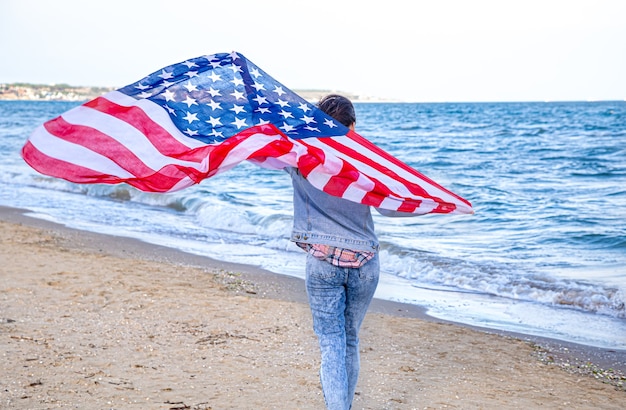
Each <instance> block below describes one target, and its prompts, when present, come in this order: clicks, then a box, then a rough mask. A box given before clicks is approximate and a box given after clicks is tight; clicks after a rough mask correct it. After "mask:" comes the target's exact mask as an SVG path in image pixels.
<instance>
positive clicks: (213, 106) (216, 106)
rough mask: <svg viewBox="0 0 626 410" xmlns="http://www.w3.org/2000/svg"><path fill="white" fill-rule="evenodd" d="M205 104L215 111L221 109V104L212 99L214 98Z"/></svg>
mask: <svg viewBox="0 0 626 410" xmlns="http://www.w3.org/2000/svg"><path fill="white" fill-rule="evenodd" d="M207 105H208V106H209V107H211V109H212V110H213V111H215V110H221V109H222V105H221V104H220V103H218V102H217V101H214V100H211V101H209V102H208V103H207Z"/></svg>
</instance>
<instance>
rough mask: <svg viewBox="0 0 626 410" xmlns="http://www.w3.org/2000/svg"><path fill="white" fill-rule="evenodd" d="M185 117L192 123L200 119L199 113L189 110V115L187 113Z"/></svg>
mask: <svg viewBox="0 0 626 410" xmlns="http://www.w3.org/2000/svg"><path fill="white" fill-rule="evenodd" d="M183 119H184V120H187V122H189V124H191V123H192V122H194V121H198V113H190V112H189V111H187V115H185V116H184V117H183Z"/></svg>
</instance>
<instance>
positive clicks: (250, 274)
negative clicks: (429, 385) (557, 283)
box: [0, 205, 626, 373]
mask: <svg viewBox="0 0 626 410" xmlns="http://www.w3.org/2000/svg"><path fill="white" fill-rule="evenodd" d="M28 212H31V211H29V210H25V209H18V208H11V207H4V206H1V205H0V221H1V220H4V221H8V222H13V223H21V224H25V225H29V226H32V227H36V228H50V229H54V230H57V231H63V232H66V233H67V234H73V235H79V236H81V245H82V246H83V247H84V248H85V249H91V250H98V251H100V252H101V251H102V249H100V248H101V242H100V240H101V239H102V238H108V239H107V241H106V244H107V246H106V251H107V252H110V253H111V254H113V255H115V256H122V257H128V258H141V259H147V260H151V261H155V262H165V263H175V264H182V265H186V266H193V267H200V268H209V269H217V270H220V271H228V272H237V274H238V275H240V276H241V277H242V278H243V279H245V280H247V281H249V282H251V283H253V284H254V285H255V286H256V287H257V288H259V293H261V294H260V295H257V296H258V297H264V298H270V299H279V300H284V301H288V302H297V303H304V304H307V303H308V301H307V297H306V291H305V289H304V283H303V280H302V279H300V278H296V277H293V276H288V275H281V274H279V273H275V272H271V271H268V270H265V269H263V268H260V267H256V266H251V265H246V264H240V263H234V262H224V261H220V260H217V259H213V258H211V257H210V256H202V255H196V254H191V253H186V252H184V251H181V250H178V249H175V248H169V247H166V246H162V245H156V244H151V243H147V242H143V241H141V240H139V239H135V238H128V237H120V236H113V235H107V234H101V233H95V232H90V231H83V230H79V229H74V228H69V227H66V226H64V225H61V224H58V223H55V222H51V221H47V220H44V219H39V218H35V217H30V216H27V215H25V213H28ZM368 311H369V312H373V313H382V314H388V315H393V316H398V317H409V318H417V319H421V320H426V321H429V322H433V323H444V324H451V325H454V326H460V327H465V328H468V329H473V330H477V331H481V332H484V333H488V334H495V335H503V336H507V337H512V338H516V339H520V340H523V341H525V342H530V343H534V344H536V345H538V346H539V347H541V348H543V349H545V350H547V351H548V352H549V353H550V354H552V355H558V356H559V357H561V358H562V359H563V360H568V361H574V362H587V361H592V362H593V363H594V364H597V365H598V366H602V367H603V368H612V369H616V370H619V371H621V372H625V373H626V350H619V349H608V348H600V347H595V346H587V345H583V344H578V343H573V342H568V341H563V340H558V339H554V338H549V337H541V336H536V335H529V334H525V333H518V332H512V331H506V330H499V329H491V328H486V327H480V326H473V325H469V324H465V323H460V322H454V321H450V320H444V319H439V318H436V317H433V316H430V315H428V314H427V313H426V309H425V308H424V307H422V306H419V305H414V304H409V303H402V302H395V301H388V300H383V299H377V298H374V300H372V304H371V305H370V308H369V310H368Z"/></svg>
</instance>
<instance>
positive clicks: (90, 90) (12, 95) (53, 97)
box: [0, 83, 386, 102]
mask: <svg viewBox="0 0 626 410" xmlns="http://www.w3.org/2000/svg"><path fill="white" fill-rule="evenodd" d="M116 88H117V87H90V86H72V85H68V84H29V83H11V84H0V101H2V100H4V101H77V102H80V101H88V100H92V99H94V98H96V97H99V96H101V95H103V94H106V93H107V92H109V91H113V90H115V89H116ZM293 91H294V92H295V93H296V94H298V95H299V96H301V97H302V98H304V99H305V100H307V101H310V102H317V101H319V100H320V98H321V97H323V96H324V95H327V94H330V93H337V94H342V95H345V96H346V97H348V98H350V99H351V100H352V101H354V102H378V101H380V102H382V101H386V100H383V99H380V98H376V97H370V96H363V95H358V94H354V93H349V92H344V91H337V90H293Z"/></svg>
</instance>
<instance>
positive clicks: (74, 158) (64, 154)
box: [28, 125, 133, 178]
mask: <svg viewBox="0 0 626 410" xmlns="http://www.w3.org/2000/svg"><path fill="white" fill-rule="evenodd" d="M28 140H29V141H30V143H31V144H33V146H34V147H35V148H37V150H38V151H40V152H41V153H43V154H44V155H47V156H48V157H51V158H54V159H58V160H61V161H65V162H69V163H71V164H75V165H78V166H81V167H85V168H88V169H92V170H94V171H96V172H97V173H100V174H106V175H113V176H116V177H119V178H132V177H133V175H132V174H130V173H129V172H127V171H126V170H125V169H123V168H121V167H120V166H119V165H117V164H116V163H115V162H113V161H112V160H110V159H109V158H107V157H105V156H102V155H100V154H97V153H95V152H93V151H91V150H89V149H87V148H85V147H83V146H82V145H78V144H74V143H73V142H68V141H65V140H63V139H60V138H57V137H56V136H54V135H52V134H50V133H49V132H48V130H46V128H45V127H44V126H43V125H40V126H39V127H37V129H35V131H34V132H33V133H32V134H31V135H30V138H29V139H28Z"/></svg>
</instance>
